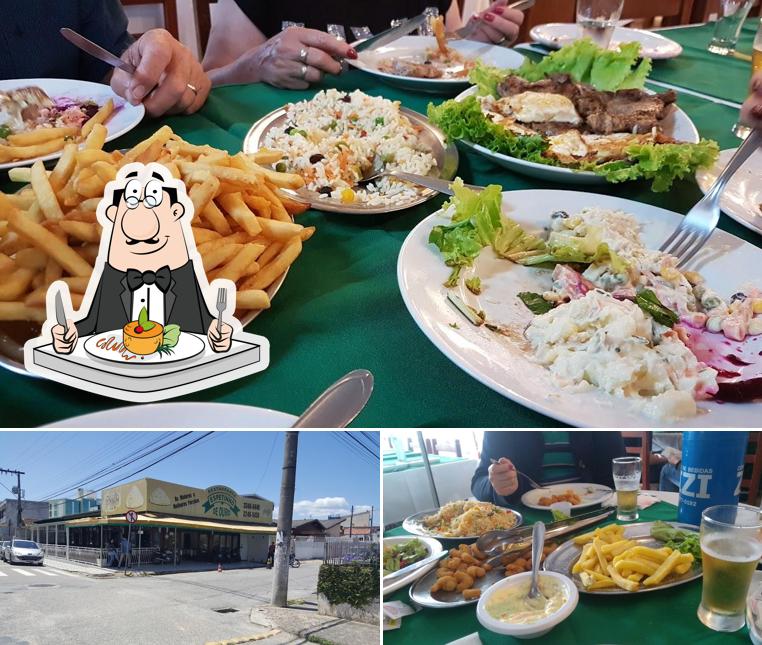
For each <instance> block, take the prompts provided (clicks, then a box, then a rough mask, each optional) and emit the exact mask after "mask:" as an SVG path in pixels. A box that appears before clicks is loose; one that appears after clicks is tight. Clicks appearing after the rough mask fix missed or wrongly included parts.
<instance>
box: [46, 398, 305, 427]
mask: <svg viewBox="0 0 762 645" xmlns="http://www.w3.org/2000/svg"><path fill="white" fill-rule="evenodd" d="M294 421H296V417H295V416H293V415H292V414H286V413H285V412H278V411H277V410H268V409H267V408H256V407H254V406H249V405H234V404H232V403H197V402H187V403H150V404H148V405H128V406H123V407H119V408H111V409H110V410H103V411H101V412H93V413H92V414H84V415H82V416H79V417H72V418H71V419H64V420H63V421H57V422H56V423H51V424H50V425H48V426H45V427H46V428H290V427H291V426H292V425H293V424H294Z"/></svg>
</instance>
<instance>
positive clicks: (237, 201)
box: [217, 193, 264, 235]
mask: <svg viewBox="0 0 762 645" xmlns="http://www.w3.org/2000/svg"><path fill="white" fill-rule="evenodd" d="M217 200H218V201H219V204H220V206H221V207H222V208H223V209H224V210H225V211H226V212H227V213H228V215H230V216H231V217H232V218H233V219H234V220H235V221H236V222H237V224H238V225H239V226H240V227H241V228H242V229H243V230H245V231H246V232H247V233H248V234H249V235H257V234H258V233H259V232H260V231H261V230H262V226H261V225H260V221H264V220H259V219H258V218H257V217H256V216H255V215H254V213H252V212H251V211H250V210H249V207H248V206H247V205H246V204H245V202H244V201H243V198H242V197H241V193H231V194H228V195H220V196H219V197H218V198H217Z"/></svg>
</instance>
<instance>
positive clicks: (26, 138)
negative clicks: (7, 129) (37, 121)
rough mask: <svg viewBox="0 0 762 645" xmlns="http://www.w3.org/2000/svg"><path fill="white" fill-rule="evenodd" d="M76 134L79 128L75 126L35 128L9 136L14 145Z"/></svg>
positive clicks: (24, 144)
mask: <svg viewBox="0 0 762 645" xmlns="http://www.w3.org/2000/svg"><path fill="white" fill-rule="evenodd" d="M76 135H77V128H73V127H71V128H70V127H61V128H35V129H34V130H29V131H28V132H19V133H18V134H11V135H10V136H9V137H8V143H10V144H11V145H12V146H34V145H37V144H39V143H45V142H46V141H51V140H53V139H65V138H66V137H74V136H76Z"/></svg>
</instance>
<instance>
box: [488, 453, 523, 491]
mask: <svg viewBox="0 0 762 645" xmlns="http://www.w3.org/2000/svg"><path fill="white" fill-rule="evenodd" d="M489 483H490V484H492V488H494V489H495V492H496V493H497V494H498V495H502V496H503V497H507V496H508V495H513V493H515V492H516V491H517V490H518V488H519V478H518V475H517V474H516V466H514V465H513V463H511V460H510V459H506V458H505V457H500V459H499V460H498V462H497V463H496V464H492V465H491V466H490V467H489Z"/></svg>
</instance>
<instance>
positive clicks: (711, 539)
mask: <svg viewBox="0 0 762 645" xmlns="http://www.w3.org/2000/svg"><path fill="white" fill-rule="evenodd" d="M701 556H702V561H703V567H704V582H703V587H702V590H701V604H700V605H699V608H698V617H699V620H700V621H701V622H702V623H704V624H705V625H706V626H707V627H709V628H710V629H714V630H715V631H718V632H734V631H737V630H739V629H741V628H742V627H743V626H744V625H745V624H746V618H745V615H744V611H745V609H746V595H747V593H748V591H749V584H750V583H751V578H752V576H753V575H754V570H755V569H756V568H757V563H758V562H759V559H760V557H762V511H760V509H759V508H756V507H754V506H747V505H746V504H738V505H737V506H733V505H722V506H710V507H709V508H707V509H706V510H705V511H704V512H703V513H702V514H701Z"/></svg>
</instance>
